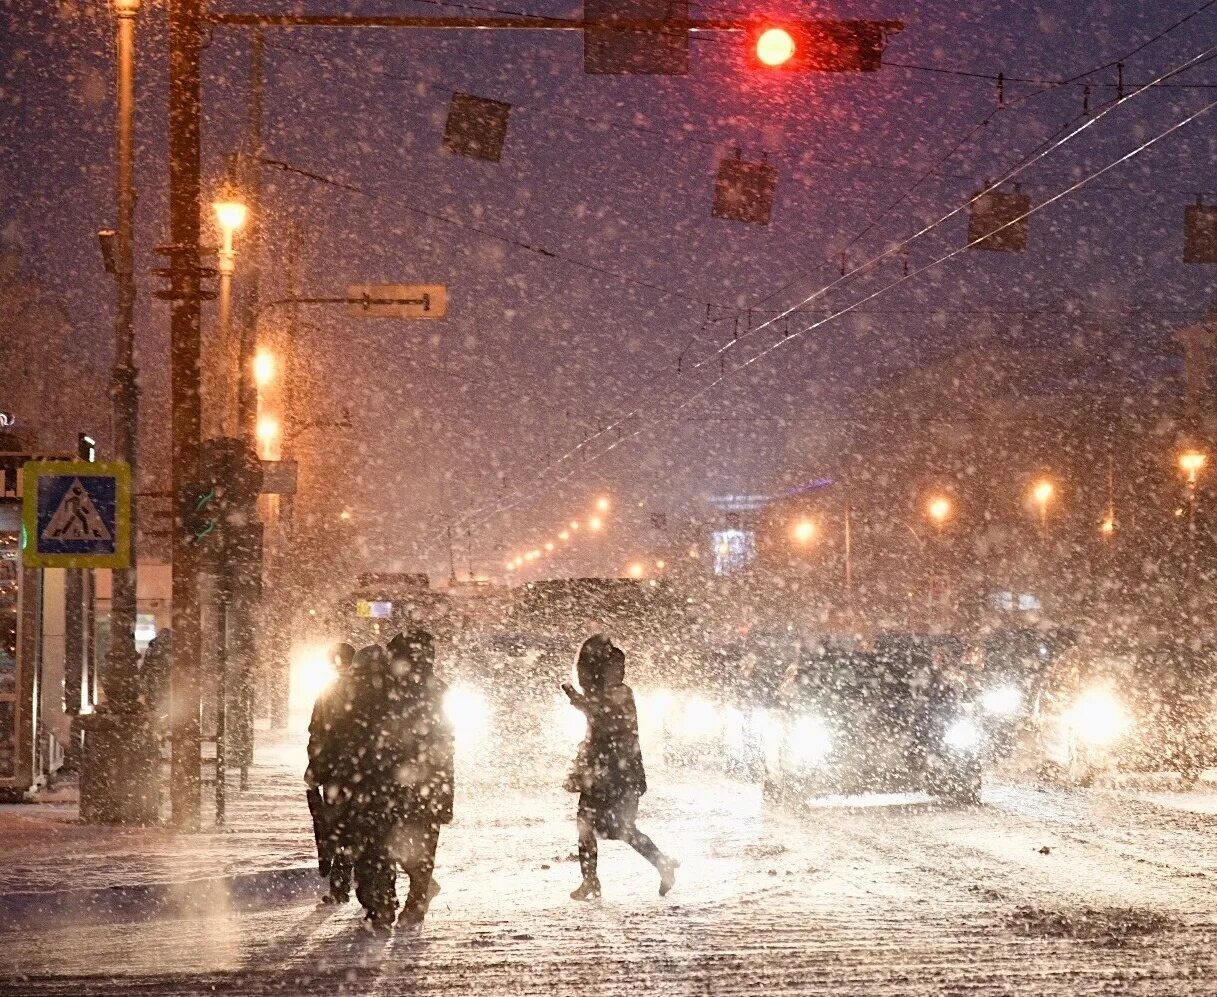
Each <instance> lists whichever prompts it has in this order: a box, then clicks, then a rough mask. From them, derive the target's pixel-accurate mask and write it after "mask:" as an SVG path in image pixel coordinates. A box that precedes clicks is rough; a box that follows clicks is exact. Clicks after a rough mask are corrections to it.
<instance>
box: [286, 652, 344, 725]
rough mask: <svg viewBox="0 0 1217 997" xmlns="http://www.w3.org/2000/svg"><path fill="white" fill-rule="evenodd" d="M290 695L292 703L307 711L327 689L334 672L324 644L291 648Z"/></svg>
mask: <svg viewBox="0 0 1217 997" xmlns="http://www.w3.org/2000/svg"><path fill="white" fill-rule="evenodd" d="M290 660H291V685H290V687H289V688H290V693H291V699H292V701H293V703H296V704H298V705H299V706H300V708H302V709H309V708H311V707H312V705H313V701H314V700H315V699H316V698H317V697H318V696H320V695H321V693H323V692H325V690H326V689H328V688H329V686H330V684H331V683H332V682H333V681H334V678H335V675H336V672H335V671H334V663H333V661H331V660H330V649H329V646H328V645H326V644H303V645H299V646H297V647H294V648H292V651H291V655H290Z"/></svg>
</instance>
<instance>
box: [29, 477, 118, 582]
mask: <svg viewBox="0 0 1217 997" xmlns="http://www.w3.org/2000/svg"><path fill="white" fill-rule="evenodd" d="M21 470H22V474H23V476H24V480H23V490H24V500H23V520H22V531H21V556H22V561H23V563H24V564H25V566H26V567H29V568H126V567H130V564H131V469H130V467H129V466H128V465H126V464H124V463H121V462H117V461H116V462H114V463H109V464H94V463H88V462H86V461H66V460H48V461H29V462H28V463H26V464H24V465H23V466H22V469H21Z"/></svg>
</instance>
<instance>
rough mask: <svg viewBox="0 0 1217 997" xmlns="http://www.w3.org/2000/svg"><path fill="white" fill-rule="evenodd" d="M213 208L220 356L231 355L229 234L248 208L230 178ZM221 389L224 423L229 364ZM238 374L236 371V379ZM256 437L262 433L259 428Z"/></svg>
mask: <svg viewBox="0 0 1217 997" xmlns="http://www.w3.org/2000/svg"><path fill="white" fill-rule="evenodd" d="M212 208H213V210H214V211H215V216H216V224H217V225H219V227H220V239H221V243H220V250H219V253H218V257H219V267H218V270H219V275H220V337H219V338H220V351H219V352H220V356H222V357H231V356H232V353H233V351H232V348H231V344H232V275H233V273H234V271H235V270H236V267H237V254H236V250H234V249H233V246H232V237H233V235H235V234H236V232H237V230H238V229H240V228H241V227H242V226H243V225H244V224H245V219H246V218H247V217H248V214H249V209H247V208H246V207H245V203H244V202H243V201H242V200H241V199H240V197H239V196H238V194H237V190H236V187H235V186H234V185H233V184H232V182H231V181H226V182H225V184H224V186H223V188H221V190H220V196H219V197H218V198H217V199H216V201H215V203H214V204H213V205H212ZM224 373H225V378H224V382H225V383H224V388H223V392H224V393H223V398H224V404H223V405H222V406H221V409H220V410H221V413H222V424H223V425H224V426H225V427H226V426H227V422H228V409H229V405H228V398H229V389H230V385H232V384H233V377H232V374H233V371H232V369H231V365H230V364H227V363H226V364H225V369H224ZM240 376H241V375H240V374H239V373H238V378H239V377H240ZM258 435H259V436H261V435H262V433H261V430H260V429H259V433H258Z"/></svg>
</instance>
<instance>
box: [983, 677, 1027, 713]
mask: <svg viewBox="0 0 1217 997" xmlns="http://www.w3.org/2000/svg"><path fill="white" fill-rule="evenodd" d="M980 705H981V706H983V707H984V708H985V710H986V711H987V712H989V713H996V714H999V715H1000V716H1005V717H1008V716H1010V715H1011V714H1013V713H1017V712H1018V710H1019V707H1021V706H1022V705H1023V693H1022V690H1021V689H1019V688H1018V686H1014V685H1003V686H998V687H997V688H996V689H990V690H989V691H988V692H986V693H985V694H984V695H983V696H982V697H981V698H980Z"/></svg>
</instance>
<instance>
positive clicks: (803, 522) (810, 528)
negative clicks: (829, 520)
mask: <svg viewBox="0 0 1217 997" xmlns="http://www.w3.org/2000/svg"><path fill="white" fill-rule="evenodd" d="M790 532H791V533H792V534H793V535H794V539H795V542H796V543H801V544H809V543H811V541H812V540H813V539H815V535H816V524H815V523H813V522H812V521H811V520H810V519H800V520H799V521H798V522H797V523H795V524H794V528H793V529H792V530H791V531H790Z"/></svg>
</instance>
